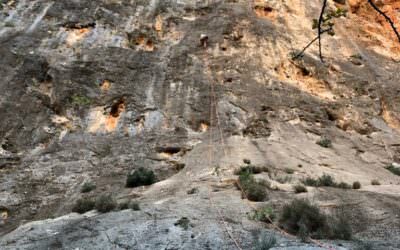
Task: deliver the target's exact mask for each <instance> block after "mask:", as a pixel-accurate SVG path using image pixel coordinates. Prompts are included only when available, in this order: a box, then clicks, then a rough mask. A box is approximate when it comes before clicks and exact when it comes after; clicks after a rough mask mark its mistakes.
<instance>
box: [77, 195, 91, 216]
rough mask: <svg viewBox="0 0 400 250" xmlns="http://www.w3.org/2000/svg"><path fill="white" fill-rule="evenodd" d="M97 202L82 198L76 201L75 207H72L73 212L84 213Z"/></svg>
mask: <svg viewBox="0 0 400 250" xmlns="http://www.w3.org/2000/svg"><path fill="white" fill-rule="evenodd" d="M94 205H95V202H94V201H93V200H91V199H88V198H82V199H79V200H77V201H76V203H75V205H74V207H73V208H72V212H74V213H79V214H84V213H86V212H88V211H90V210H93V209H94Z"/></svg>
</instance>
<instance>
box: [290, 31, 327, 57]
mask: <svg viewBox="0 0 400 250" xmlns="http://www.w3.org/2000/svg"><path fill="white" fill-rule="evenodd" d="M331 30H332V28H329V29H326V30H322V31H321V35H322V34H324V33H326V32H328V31H331ZM318 38H319V36H316V37H315V38H314V39H313V40H311V42H309V43H308V44H307V45H306V46H305V47H304V49H303V50H302V51H300V52H299V53H297V55H295V56H293V57H292V59H293V60H296V59H297V58H299V57H301V56H303V54H304V52H305V51H306V50H307V49H308V48H309V47H310V46H311V45H312V44H313V43H315V42H316V41H317V40H318Z"/></svg>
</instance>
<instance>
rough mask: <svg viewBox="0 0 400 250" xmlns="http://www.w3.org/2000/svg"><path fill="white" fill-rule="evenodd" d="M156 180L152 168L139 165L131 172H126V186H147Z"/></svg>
mask: <svg viewBox="0 0 400 250" xmlns="http://www.w3.org/2000/svg"><path fill="white" fill-rule="evenodd" d="M155 182H156V177H155V175H154V172H153V171H152V170H148V169H145V168H143V167H140V168H139V169H137V170H135V171H134V172H133V173H131V174H128V177H127V180H126V187H139V186H148V185H151V184H153V183H155Z"/></svg>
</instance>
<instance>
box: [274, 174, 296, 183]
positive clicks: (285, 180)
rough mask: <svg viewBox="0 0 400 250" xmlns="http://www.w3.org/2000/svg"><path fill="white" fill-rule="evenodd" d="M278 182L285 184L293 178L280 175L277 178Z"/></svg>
mask: <svg viewBox="0 0 400 250" xmlns="http://www.w3.org/2000/svg"><path fill="white" fill-rule="evenodd" d="M275 180H276V181H277V182H279V183H280V184H285V183H287V182H290V181H291V180H292V177H291V176H287V175H286V176H279V177H278V178H276V179H275Z"/></svg>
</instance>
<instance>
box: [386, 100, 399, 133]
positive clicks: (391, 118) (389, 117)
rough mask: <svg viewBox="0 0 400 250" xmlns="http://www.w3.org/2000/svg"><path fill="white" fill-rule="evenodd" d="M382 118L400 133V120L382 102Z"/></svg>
mask: <svg viewBox="0 0 400 250" xmlns="http://www.w3.org/2000/svg"><path fill="white" fill-rule="evenodd" d="M382 118H383V120H384V121H385V122H386V123H387V125H389V127H391V128H393V129H396V130H398V131H400V118H399V117H398V116H397V115H396V113H394V112H392V111H391V110H390V109H389V107H388V105H387V104H386V103H385V102H384V101H382Z"/></svg>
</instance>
